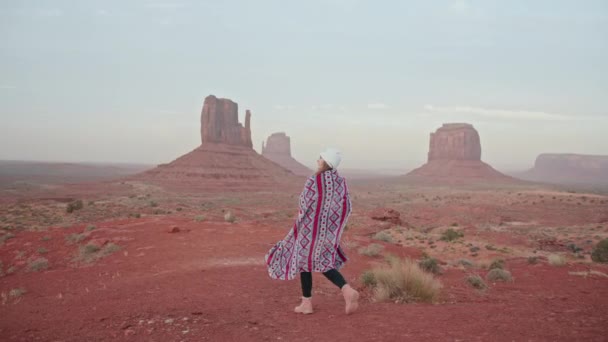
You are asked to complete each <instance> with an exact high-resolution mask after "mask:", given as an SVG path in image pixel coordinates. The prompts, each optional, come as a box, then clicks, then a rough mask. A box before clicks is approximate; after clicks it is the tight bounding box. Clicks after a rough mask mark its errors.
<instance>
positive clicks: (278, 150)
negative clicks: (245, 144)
mask: <svg viewBox="0 0 608 342" xmlns="http://www.w3.org/2000/svg"><path fill="white" fill-rule="evenodd" d="M262 155H263V156H264V157H266V158H268V159H270V160H272V161H273V162H275V163H277V164H279V165H281V166H282V167H284V168H286V169H288V170H290V171H291V172H293V173H294V174H296V175H299V176H310V175H311V174H312V173H313V171H312V170H311V169H309V168H307V167H306V166H304V165H303V164H301V163H300V162H298V161H297V160H295V159H294V158H293V157H292V156H291V139H290V138H289V136H287V135H286V134H285V133H283V132H279V133H273V134H272V135H270V136H269V137H268V139H267V140H266V144H264V142H262Z"/></svg>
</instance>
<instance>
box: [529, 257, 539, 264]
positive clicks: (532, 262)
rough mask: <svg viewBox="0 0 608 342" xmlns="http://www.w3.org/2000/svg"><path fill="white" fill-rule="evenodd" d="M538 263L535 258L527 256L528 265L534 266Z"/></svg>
mask: <svg viewBox="0 0 608 342" xmlns="http://www.w3.org/2000/svg"><path fill="white" fill-rule="evenodd" d="M537 263H538V257H537V256H529V257H528V264H530V265H534V264H537Z"/></svg>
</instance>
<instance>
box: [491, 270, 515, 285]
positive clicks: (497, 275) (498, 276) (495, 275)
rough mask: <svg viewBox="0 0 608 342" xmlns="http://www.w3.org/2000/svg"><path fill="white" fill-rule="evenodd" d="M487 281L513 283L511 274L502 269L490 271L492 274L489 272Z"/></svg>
mask: <svg viewBox="0 0 608 342" xmlns="http://www.w3.org/2000/svg"><path fill="white" fill-rule="evenodd" d="M486 279H487V280H488V281H505V282H510V281H513V277H512V276H511V272H509V271H507V270H503V269H500V268H495V269H492V270H490V272H488V274H487V275H486Z"/></svg>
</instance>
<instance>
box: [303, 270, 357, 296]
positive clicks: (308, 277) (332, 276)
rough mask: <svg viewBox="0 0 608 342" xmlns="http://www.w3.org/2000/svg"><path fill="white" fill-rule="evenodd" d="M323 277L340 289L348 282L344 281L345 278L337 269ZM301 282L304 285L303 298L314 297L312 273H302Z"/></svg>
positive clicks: (325, 273)
mask: <svg viewBox="0 0 608 342" xmlns="http://www.w3.org/2000/svg"><path fill="white" fill-rule="evenodd" d="M323 275H324V276H325V278H327V279H329V281H331V282H332V283H334V285H336V286H337V287H339V288H342V287H343V286H344V285H346V280H344V277H343V276H342V275H341V274H340V272H338V271H337V270H335V269H331V270H329V271H327V272H324V273H323ZM300 282H301V283H302V296H304V297H306V298H310V297H311V296H312V273H310V272H302V273H300Z"/></svg>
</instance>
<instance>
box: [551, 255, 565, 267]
mask: <svg viewBox="0 0 608 342" xmlns="http://www.w3.org/2000/svg"><path fill="white" fill-rule="evenodd" d="M547 259H548V260H549V265H551V266H564V265H565V264H566V258H564V257H563V256H561V255H558V254H551V255H549V257H548V258H547Z"/></svg>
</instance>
